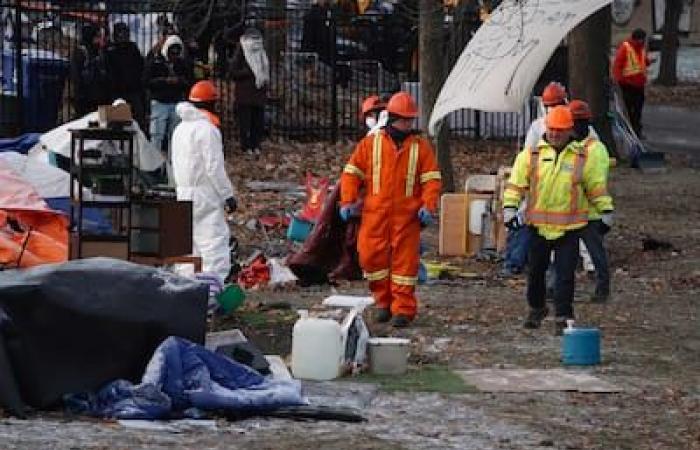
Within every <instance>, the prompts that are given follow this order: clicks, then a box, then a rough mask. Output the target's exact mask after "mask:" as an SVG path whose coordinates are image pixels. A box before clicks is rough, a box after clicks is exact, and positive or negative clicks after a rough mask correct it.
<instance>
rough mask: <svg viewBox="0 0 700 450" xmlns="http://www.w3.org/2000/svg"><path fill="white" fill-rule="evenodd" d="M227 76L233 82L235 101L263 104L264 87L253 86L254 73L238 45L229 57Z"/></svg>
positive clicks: (239, 103) (244, 103)
mask: <svg viewBox="0 0 700 450" xmlns="http://www.w3.org/2000/svg"><path fill="white" fill-rule="evenodd" d="M228 76H229V78H230V79H231V80H233V81H234V82H235V88H234V95H235V103H236V105H239V106H264V105H265V99H266V95H265V92H266V87H265V86H263V87H262V88H261V89H258V88H257V87H256V86H255V75H254V74H253V70H252V69H251V68H250V65H248V62H247V61H246V60H245V55H244V54H243V50H242V49H241V46H240V45H239V46H238V47H237V48H236V51H235V52H234V54H233V58H232V59H231V65H230V66H229V71H228Z"/></svg>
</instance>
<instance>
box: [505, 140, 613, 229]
mask: <svg viewBox="0 0 700 450" xmlns="http://www.w3.org/2000/svg"><path fill="white" fill-rule="evenodd" d="M597 159H598V158H597V156H596V160H595V161H592V162H593V163H590V162H589V161H588V158H587V152H586V149H585V147H584V145H583V143H581V142H572V143H570V144H569V145H568V146H567V147H566V148H565V149H564V150H562V151H561V152H559V154H557V152H556V150H554V148H552V147H551V146H550V145H549V144H548V143H547V142H546V141H544V140H541V141H540V142H539V144H538V145H537V147H534V148H531V149H530V148H526V149H525V150H523V151H522V152H520V153H519V154H518V156H517V158H516V160H515V164H514V165H513V170H512V172H511V176H510V179H509V181H508V184H507V186H506V189H505V191H504V193H503V206H504V207H513V208H517V207H518V206H519V204H520V201H521V199H522V198H523V196H524V195H526V194H527V195H528V207H527V211H526V221H527V223H528V224H530V225H532V226H533V227H535V228H537V230H538V232H539V234H540V235H542V236H543V237H544V238H546V239H549V240H554V239H557V238H559V237H561V236H562V235H564V233H565V232H566V231H568V230H575V229H579V228H582V227H584V226H586V224H587V223H588V220H589V199H590V201H591V202H593V203H594V206H595V207H596V208H597V209H598V210H600V211H605V210H612V199H611V198H610V196H609V195H608V194H607V188H606V183H605V182H606V179H607V176H606V174H605V172H604V170H602V165H601V164H600V163H598V161H597Z"/></svg>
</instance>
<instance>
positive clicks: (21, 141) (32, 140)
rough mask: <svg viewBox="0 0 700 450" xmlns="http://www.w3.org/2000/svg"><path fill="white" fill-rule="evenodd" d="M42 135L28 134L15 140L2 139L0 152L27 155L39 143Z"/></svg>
mask: <svg viewBox="0 0 700 450" xmlns="http://www.w3.org/2000/svg"><path fill="white" fill-rule="evenodd" d="M40 136H41V134H40V133H27V134H23V135H21V136H18V137H15V138H5V139H0V152H18V153H22V154H25V155H26V154H27V153H28V152H29V150H30V149H31V148H32V147H34V146H35V145H36V143H37V142H39V137H40Z"/></svg>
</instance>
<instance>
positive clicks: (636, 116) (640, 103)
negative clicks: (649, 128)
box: [620, 85, 644, 136]
mask: <svg viewBox="0 0 700 450" xmlns="http://www.w3.org/2000/svg"><path fill="white" fill-rule="evenodd" d="M620 89H622V98H623V100H624V101H625V107H626V108H627V113H628V114H629V116H630V123H631V124H632V128H633V129H634V132H635V133H637V136H639V135H640V134H641V133H642V109H643V108H644V88H638V87H634V86H624V85H621V86H620Z"/></svg>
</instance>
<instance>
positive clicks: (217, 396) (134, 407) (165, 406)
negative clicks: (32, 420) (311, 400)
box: [64, 337, 305, 419]
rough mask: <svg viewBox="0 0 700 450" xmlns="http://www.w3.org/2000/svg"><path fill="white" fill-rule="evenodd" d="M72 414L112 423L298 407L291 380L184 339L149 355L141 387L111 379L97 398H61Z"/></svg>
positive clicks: (297, 393) (299, 402)
mask: <svg viewBox="0 0 700 450" xmlns="http://www.w3.org/2000/svg"><path fill="white" fill-rule="evenodd" d="M64 402H65V405H66V407H67V408H68V409H69V410H70V411H71V412H73V413H78V414H89V415H93V416H98V417H112V418H118V419H168V418H171V417H182V416H186V417H196V416H197V415H198V411H200V410H205V411H206V410H227V411H236V412H250V411H264V410H273V409H277V408H281V407H284V406H293V405H302V404H304V403H305V402H304V400H303V399H302V396H301V384H300V383H299V381H297V380H272V379H269V378H266V377H264V376H262V375H260V374H259V373H257V372H256V371H255V370H253V369H251V368H250V367H248V366H245V365H243V364H240V363H237V362H235V361H233V360H231V359H229V358H227V357H226V356H223V355H220V354H217V353H214V352H212V351H210V350H207V349H206V348H204V347H202V346H201V345H197V344H194V343H192V342H190V341H188V340H186V339H182V338H178V337H169V338H168V339H166V340H165V341H163V343H162V344H161V345H160V346H159V347H158V348H157V349H156V351H155V352H154V353H153V357H152V358H151V361H150V362H149V363H148V366H147V367H146V372H145V373H144V375H143V378H142V380H141V384H139V385H134V384H133V383H131V382H129V381H126V380H116V381H113V382H111V383H109V384H107V385H106V386H105V387H103V388H102V389H100V390H99V391H98V392H97V393H82V394H71V395H67V396H66V397H65V398H64Z"/></svg>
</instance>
